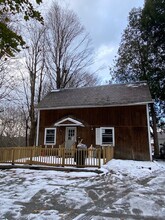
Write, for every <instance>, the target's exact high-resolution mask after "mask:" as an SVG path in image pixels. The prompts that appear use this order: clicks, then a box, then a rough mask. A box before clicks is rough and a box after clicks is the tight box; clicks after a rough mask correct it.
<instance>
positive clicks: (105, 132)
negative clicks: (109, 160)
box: [102, 128, 113, 144]
mask: <svg viewBox="0 0 165 220" xmlns="http://www.w3.org/2000/svg"><path fill="white" fill-rule="evenodd" d="M102 144H113V130H112V129H110V128H103V129H102Z"/></svg>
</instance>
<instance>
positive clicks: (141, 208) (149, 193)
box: [0, 159, 165, 220]
mask: <svg viewBox="0 0 165 220" xmlns="http://www.w3.org/2000/svg"><path fill="white" fill-rule="evenodd" d="M101 170H102V171H103V174H96V173H94V172H68V171H65V172H61V171H51V170H50V171H48V170H45V171H40V170H27V169H11V170H0V196H1V200H0V219H1V220H12V219H19V220H25V219H27V220H34V219H35V220H63V219H67V220H72V219H74V220H85V219H86V220H88V219H91V220H102V219H105V220H110V219H115V220H116V219H117V220H118V219H128V220H129V219H151V220H152V219H156V220H159V219H162V220H163V219H165V161H159V162H158V161H157V162H156V161H154V162H140V161H128V160H126V161H124V160H114V159H113V160H111V161H110V162H109V163H108V164H106V165H104V166H102V167H101Z"/></svg>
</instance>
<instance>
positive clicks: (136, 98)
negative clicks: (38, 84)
mask: <svg viewBox="0 0 165 220" xmlns="http://www.w3.org/2000/svg"><path fill="white" fill-rule="evenodd" d="M151 102H152V98H151V94H150V91H149V87H148V85H147V83H146V82H137V83H129V84H110V85H102V86H96V87H82V88H70V89H61V90H54V91H52V92H50V93H48V94H47V95H46V96H45V98H43V100H42V101H41V102H40V103H39V104H38V106H37V108H38V109H56V108H78V107H95V106H98V107H101V106H115V105H117V106H118V105H131V104H132V105H135V104H140V103H151Z"/></svg>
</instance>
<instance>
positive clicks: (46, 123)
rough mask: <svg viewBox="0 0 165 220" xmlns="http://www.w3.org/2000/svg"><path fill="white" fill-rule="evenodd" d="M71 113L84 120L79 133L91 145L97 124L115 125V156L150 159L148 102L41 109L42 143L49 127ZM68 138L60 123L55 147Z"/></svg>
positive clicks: (40, 129)
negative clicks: (131, 104)
mask: <svg viewBox="0 0 165 220" xmlns="http://www.w3.org/2000/svg"><path fill="white" fill-rule="evenodd" d="M68 116H69V117H70V116H71V117H74V118H75V119H77V120H80V121H81V122H82V123H83V125H84V127H77V136H78V137H80V138H82V139H83V143H85V144H86V145H87V146H90V145H91V144H93V146H95V138H96V137H95V128H98V127H114V130H115V151H114V152H115V158H117V159H134V160H150V155H149V141H148V127H147V114H146V105H137V106H120V107H95V108H76V109H57V110H40V123H39V145H43V143H44V132H45V128H49V127H53V126H54V123H56V122H57V121H58V120H60V119H62V118H64V117H68ZM64 141H65V127H59V128H57V141H56V143H57V144H56V146H55V147H58V146H59V145H60V144H62V143H64Z"/></svg>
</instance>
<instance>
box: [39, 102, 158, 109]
mask: <svg viewBox="0 0 165 220" xmlns="http://www.w3.org/2000/svg"><path fill="white" fill-rule="evenodd" d="M151 103H154V101H153V100H152V101H147V102H136V103H122V104H110V105H81V106H59V107H55V106H51V107H39V108H36V109H37V110H54V109H73V108H74V109H75V108H101V107H119V106H134V105H147V104H151Z"/></svg>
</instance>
